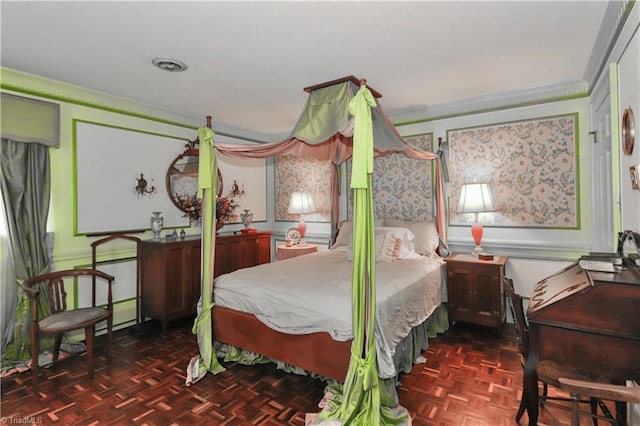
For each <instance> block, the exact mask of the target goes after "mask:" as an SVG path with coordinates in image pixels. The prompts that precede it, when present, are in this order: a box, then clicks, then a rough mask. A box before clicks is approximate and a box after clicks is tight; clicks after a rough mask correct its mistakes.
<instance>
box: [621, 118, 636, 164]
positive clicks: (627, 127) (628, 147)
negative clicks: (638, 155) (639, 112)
mask: <svg viewBox="0 0 640 426" xmlns="http://www.w3.org/2000/svg"><path fill="white" fill-rule="evenodd" d="M634 120H635V117H634V116H633V110H632V109H631V107H629V108H627V109H625V110H624V112H623V113H622V151H623V152H624V153H625V154H626V155H631V154H633V145H634V144H635V138H636V129H635V123H634Z"/></svg>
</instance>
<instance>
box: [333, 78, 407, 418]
mask: <svg viewBox="0 0 640 426" xmlns="http://www.w3.org/2000/svg"><path fill="white" fill-rule="evenodd" d="M375 106H376V102H375V100H374V98H373V96H372V95H371V92H370V91H369V90H368V89H367V88H366V86H364V85H363V86H362V87H361V88H360V90H359V91H358V93H357V94H356V96H355V97H353V99H352V100H351V103H350V105H349V112H350V113H351V114H352V115H353V116H354V119H355V123H354V134H353V170H352V178H351V188H352V189H353V193H354V207H353V275H352V315H353V336H354V338H353V343H352V346H351V359H350V362H349V370H348V371H347V377H346V379H345V383H344V388H343V393H342V395H340V396H339V397H338V399H337V400H336V401H339V405H337V404H336V402H335V401H334V403H333V404H330V406H329V409H328V410H325V411H323V412H321V413H320V417H321V418H322V419H325V420H328V419H336V420H340V421H341V422H342V424H344V425H363V426H364V425H367V426H370V425H383V424H402V423H406V422H407V419H408V413H407V412H406V410H402V409H398V404H397V398H396V393H395V389H393V388H391V389H390V388H389V387H387V386H383V384H382V381H381V380H380V379H379V377H378V369H377V365H376V349H375V337H374V329H375V309H376V296H375V294H376V284H375V273H376V268H375V242H374V217H373V196H372V194H371V174H372V172H373V130H372V122H371V108H372V107H375Z"/></svg>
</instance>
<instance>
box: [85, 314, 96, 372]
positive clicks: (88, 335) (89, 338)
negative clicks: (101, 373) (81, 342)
mask: <svg viewBox="0 0 640 426" xmlns="http://www.w3.org/2000/svg"><path fill="white" fill-rule="evenodd" d="M84 334H85V339H86V343H87V363H88V367H89V378H93V337H94V334H95V331H94V328H93V325H92V326H89V327H86V328H85V329H84Z"/></svg>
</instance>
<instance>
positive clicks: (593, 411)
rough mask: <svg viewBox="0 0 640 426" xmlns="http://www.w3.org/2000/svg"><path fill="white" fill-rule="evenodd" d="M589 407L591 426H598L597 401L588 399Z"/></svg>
mask: <svg viewBox="0 0 640 426" xmlns="http://www.w3.org/2000/svg"><path fill="white" fill-rule="evenodd" d="M589 405H590V406H591V419H592V420H593V426H598V418H597V417H596V416H597V415H598V399H597V398H589Z"/></svg>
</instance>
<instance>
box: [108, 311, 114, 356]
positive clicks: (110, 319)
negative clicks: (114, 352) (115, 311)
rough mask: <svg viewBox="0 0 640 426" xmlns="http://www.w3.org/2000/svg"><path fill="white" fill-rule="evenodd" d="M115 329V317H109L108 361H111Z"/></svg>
mask: <svg viewBox="0 0 640 426" xmlns="http://www.w3.org/2000/svg"><path fill="white" fill-rule="evenodd" d="M112 329H113V317H109V318H107V361H111V344H112V340H113V336H112V333H111V331H112Z"/></svg>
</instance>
